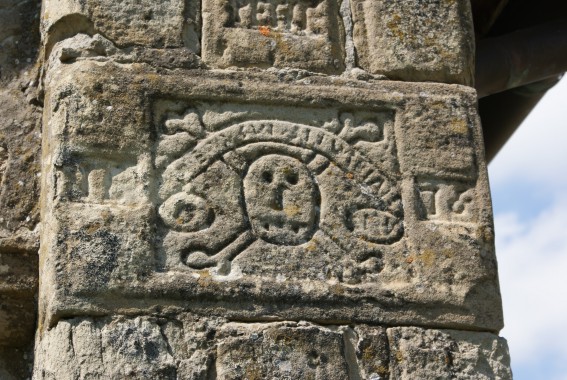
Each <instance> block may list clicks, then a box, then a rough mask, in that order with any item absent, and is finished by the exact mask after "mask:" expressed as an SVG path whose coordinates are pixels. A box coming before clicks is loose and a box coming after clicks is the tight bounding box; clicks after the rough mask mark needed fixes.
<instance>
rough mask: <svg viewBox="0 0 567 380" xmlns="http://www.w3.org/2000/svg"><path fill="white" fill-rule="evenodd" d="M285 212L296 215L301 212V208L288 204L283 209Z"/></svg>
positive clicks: (289, 215)
mask: <svg viewBox="0 0 567 380" xmlns="http://www.w3.org/2000/svg"><path fill="white" fill-rule="evenodd" d="M283 211H284V213H285V214H286V215H287V216H288V217H289V218H291V217H294V216H296V215H297V214H299V213H300V212H301V209H300V208H299V207H298V206H297V205H288V206H285V207H284V209H283Z"/></svg>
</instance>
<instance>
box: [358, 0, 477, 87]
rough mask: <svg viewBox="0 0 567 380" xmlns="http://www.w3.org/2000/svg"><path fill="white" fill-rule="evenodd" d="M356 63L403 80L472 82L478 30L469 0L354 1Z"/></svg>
mask: <svg viewBox="0 0 567 380" xmlns="http://www.w3.org/2000/svg"><path fill="white" fill-rule="evenodd" d="M351 8H352V17H353V22H354V27H353V39H354V45H355V48H356V52H357V58H358V64H359V66H360V67H361V68H363V69H365V70H367V71H368V72H371V73H373V74H383V75H386V76H387V77H388V78H390V79H399V80H405V81H435V82H445V83H460V84H465V85H472V83H473V78H474V30H473V26H472V14H471V11H470V2H469V1H467V0H454V1H441V0H427V1H420V2H415V1H388V0H352V1H351Z"/></svg>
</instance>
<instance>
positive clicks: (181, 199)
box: [0, 0, 511, 380]
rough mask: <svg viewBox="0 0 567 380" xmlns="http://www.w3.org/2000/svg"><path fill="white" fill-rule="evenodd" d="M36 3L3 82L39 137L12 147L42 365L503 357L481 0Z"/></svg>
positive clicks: (224, 367)
mask: <svg viewBox="0 0 567 380" xmlns="http://www.w3.org/2000/svg"><path fill="white" fill-rule="evenodd" d="M10 9H12V8H10ZM40 24H41V36H42V45H41V46H42V48H41V54H40V56H39V64H38V66H37V67H38V68H39V70H37V71H36V72H35V73H36V74H35V76H34V78H33V80H32V81H31V82H30V84H29V85H28V87H30V89H28V88H27V87H26V88H24V89H23V90H20V93H21V94H22V95H20V94H19V95H18V96H20V97H22V99H21V100H17V98H13V97H6V98H7V99H16V101H17V102H18V104H24V99H23V98H24V97H25V101H26V102H27V103H25V104H28V106H26V107H28V108H29V110H27V111H25V112H26V115H27V114H29V116H28V118H29V119H30V120H33V121H34V122H35V123H31V121H29V122H28V123H29V126H28V127H26V128H27V129H26V128H24V127H20V128H21V129H25V131H26V132H25V133H26V134H25V137H23V138H22V139H23V141H25V142H27V143H28V144H29V145H26V143H21V142H20V143H15V142H14V141H15V140H14V137H10V139H9V143H10V144H16V145H17V148H18V149H29V155H30V158H28V159H27V160H26V159H24V158H23V157H22V155H18V160H21V161H22V162H23V163H22V164H20V166H19V167H18V166H14V165H12V166H10V165H5V166H3V167H6V168H12V167H18V170H20V173H22V174H20V175H19V177H20V178H21V182H22V183H23V184H24V185H21V186H28V187H26V188H25V189H22V190H19V191H18V192H15V194H16V197H15V199H16V200H17V201H18V202H20V203H21V204H22V205H23V204H25V206H26V207H27V208H24V206H21V208H22V210H25V212H26V213H27V214H29V219H26V218H28V215H26V218H24V219H23V220H21V219H22V216H20V214H21V213H22V212H23V211H20V210H19V209H18V208H17V207H14V208H13V210H12V211H10V212H16V211H15V210H17V212H19V213H20V214H18V215H11V214H10V215H7V217H8V216H9V217H11V218H12V219H14V218H18V217H19V218H20V219H18V220H20V222H19V223H21V224H19V225H18V228H19V229H18V230H16V229H15V227H10V228H12V229H11V230H10V229H8V228H9V227H8V226H14V225H15V224H13V223H12V224H6V226H7V227H6V228H7V232H6V235H7V236H9V238H10V239H12V240H15V239H16V237H19V236H22V237H20V238H19V240H18V241H19V242H25V244H24V243H19V244H20V245H21V246H22V247H24V248H14V249H12V251H13V252H14V253H15V252H18V254H19V255H21V256H22V257H26V258H27V256H25V254H26V253H27V254H28V256H29V257H35V256H34V255H33V253H34V250H37V243H36V240H35V239H36V238H37V236H38V235H40V239H41V244H40V249H39V251H40V252H39V253H40V260H39V275H40V284H41V285H40V287H39V311H38V322H37V335H36V349H35V361H34V362H35V364H34V373H33V376H34V378H35V379H107V378H116V379H121V378H132V379H176V378H180V379H181V378H183V379H185V378H187V379H215V378H219V379H263V378H277V379H300V378H305V379H335V378H336V379H373V380H376V379H387V378H389V379H415V378H458V379H465V378H474V379H492V378H501V379H507V378H510V377H511V374H510V370H509V359H508V354H507V348H506V343H505V341H504V340H503V339H502V338H499V337H498V336H497V335H496V334H497V332H498V331H499V330H500V329H501V327H502V311H501V301H500V294H499V288H498V279H497V268H496V260H495V255H494V239H493V228H492V212H491V206H490V195H489V188H488V180H487V174H486V165H485V160H484V151H483V147H482V136H481V132H480V125H479V119H478V115H477V110H476V92H475V91H474V90H473V89H472V88H471V87H468V86H470V85H471V84H472V77H473V72H472V70H473V69H472V68H473V65H472V59H473V50H474V49H473V46H474V44H473V31H472V23H471V15H470V9H469V4H468V2H467V1H463V0H460V1H441V0H428V1H424V2H423V3H419V4H417V3H411V2H399V3H396V2H390V1H365V0H350V1H348V0H345V1H337V0H268V1H263V2H260V1H255V0H203V1H202V2H199V1H196V0H168V1H162V2H154V1H145V0H143V1H127V2H115V1H107V0H86V1H78V0H77V1H74V0H46V1H44V3H43V8H42V13H41V18H40ZM33 59H34V58H31V61H30V62H32V61H33ZM18 75H23V74H22V73H19V74H18ZM28 75H31V74H28ZM14 80H15V79H14ZM34 86H39V89H36V88H35V87H34ZM2 99H4V98H2ZM39 105H42V106H43V119H42V135H43V137H42V143H41V144H42V156H41V161H40V160H38V158H37V153H36V152H37V149H38V144H35V145H33V142H34V141H33V140H32V138H31V137H27V136H34V137H37V132H38V126H37V120H38V118H37V116H35V118H33V116H34V115H36V114H37V111H36V108H37V107H38V106H39ZM22 109H23V108H22ZM33 112H36V113H33ZM14 123H15V121H14ZM22 135H24V133H22ZM26 138H27V139H28V140H29V141H28V140H26ZM18 141H20V140H18ZM27 146H30V148H25V147H27ZM32 146H33V148H32ZM8 148H9V147H8ZM34 149H35V150H34ZM6 152H7V153H6V154H5V156H6V157H8V159H7V162H10V158H9V157H14V154H13V153H10V152H12V151H11V150H10V149H7V150H6ZM27 152H28V151H26V153H27ZM10 154H12V156H10ZM12 160H14V159H13V158H12ZM18 162H19V161H18ZM39 162H40V163H41V165H40V164H39ZM24 163H25V164H24ZM26 165H27V166H26ZM39 166H41V172H39V169H38V168H39ZM35 168H37V169H35ZM34 170H35V171H34ZM5 172H6V173H10V172H9V170H8V169H6V170H5ZM5 178H7V179H8V180H9V179H10V178H11V177H9V174H6V175H5ZM24 179H25V180H24ZM3 181H4V180H3ZM39 181H41V196H40V197H38V194H37V192H34V191H33V189H34V188H33V186H37V183H38V182H39ZM2 188H3V189H4V188H7V187H6V186H4V182H3V187H2ZM3 191H4V190H3ZM2 194H4V193H2ZM23 194H26V195H25V196H24V195H23ZM26 196H27V197H29V199H28V198H26ZM38 198H40V208H41V221H42V222H41V233H40V234H38V233H37V232H34V231H35V230H34V227H35V223H36V222H37V211H34V210H36V209H37V206H35V205H37V204H38ZM2 199H4V198H0V201H2ZM34 207H35V208H34ZM34 212H35V213H34ZM26 223H27V224H26ZM22 231H23V232H22ZM24 232H25V233H24ZM24 237H25V238H26V239H27V240H25V239H24ZM18 247H20V246H18ZM2 249H3V248H2ZM12 251H10V253H12ZM20 252H21V253H20ZM18 257H20V256H18ZM33 262H34V261H33V260H31V259H29V261H26V265H27V266H25V267H26V268H28V266H29V273H30V278H31V279H33V278H34V276H33V274H34V273H37V272H36V271H37V267H34V266H33V265H32V264H28V263H33ZM36 265H37V264H36ZM12 267H13V268H18V270H20V269H21V268H22V267H24V266H22V265H21V264H18V265H9V266H8V268H12ZM18 276H19V277H18V279H21V278H24V276H22V275H18ZM18 281H19V280H18ZM32 283H33V280H30V284H29V285H28V287H27V288H26V289H27V290H26V291H27V293H26V294H27V295H28V296H29V297H31V296H33V292H34V289H35V288H34V286H33V285H31V284H32ZM25 310H26V311H27V312H28V313H30V311H33V307H32V306H28V307H27V308H26V309H25ZM0 312H1V311H0ZM34 314H35V313H34V312H31V313H30V315H34ZM6 315H10V316H14V315H15V314H12V312H11V311H10V312H9V313H7V314H6ZM18 320H19V321H23V319H18ZM27 320H29V321H30V322H28V323H33V319H32V318H31V317H28V319H27ZM18 331H26V332H28V336H27V338H25V339H24V338H23V337H22V339H21V340H22V342H24V341H29V333H31V332H33V326H32V325H29V326H27V327H25V328H23V327H22V328H20V329H19V330H18ZM26 339H27V340H26ZM10 344H12V345H14V344H15V343H10ZM0 367H1V365H0Z"/></svg>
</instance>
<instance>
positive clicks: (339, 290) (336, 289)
mask: <svg viewBox="0 0 567 380" xmlns="http://www.w3.org/2000/svg"><path fill="white" fill-rule="evenodd" d="M329 290H330V291H331V293H333V294H336V295H339V296H340V295H343V294H344V293H345V288H344V286H342V285H341V284H334V285H332V286H331V287H329Z"/></svg>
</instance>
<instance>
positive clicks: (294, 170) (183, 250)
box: [156, 110, 403, 274]
mask: <svg viewBox="0 0 567 380" xmlns="http://www.w3.org/2000/svg"><path fill="white" fill-rule="evenodd" d="M191 112H192V113H194V114H196V111H194V110H193V111H191ZM187 115H188V114H187V113H185V116H184V117H180V116H179V114H169V116H166V120H165V121H164V125H168V126H169V127H167V128H166V129H164V131H168V132H169V133H171V135H170V136H172V138H174V137H175V136H176V135H177V134H184V133H187V132H186V130H185V129H186V128H181V129H179V130H176V132H174V131H171V128H170V127H171V125H173V124H176V125H177V124H179V125H185V122H184V121H183V120H186V119H187ZM349 115H350V114H349ZM385 115H388V114H385ZM190 118H191V119H192V120H193V119H194V120H195V121H194V122H192V123H190V124H191V125H200V122H198V120H199V118H198V116H191V117H190ZM386 118H388V117H386ZM342 119H343V122H342V125H341V126H340V127H339V128H334V132H331V131H330V130H325V129H322V128H317V127H312V126H309V125H304V124H297V123H292V122H287V121H279V120H257V121H245V122H239V123H235V124H230V123H228V124H227V125H226V126H225V127H222V128H220V129H219V130H217V131H215V132H207V133H204V132H203V131H204V130H205V129H202V128H197V129H198V130H199V132H198V134H197V133H193V136H195V138H196V136H197V135H199V136H203V137H202V138H201V139H199V140H198V142H196V145H193V144H191V145H190V148H188V149H186V152H185V153H184V154H182V155H180V157H179V158H177V159H174V160H172V161H171V158H170V159H169V160H166V161H171V163H170V164H168V165H167V166H166V167H165V170H164V171H163V174H162V183H161V187H160V189H159V196H160V198H161V199H163V202H162V204H161V205H160V206H159V210H158V211H159V215H160V216H161V218H162V221H163V223H164V225H165V226H166V228H167V229H166V235H165V236H164V240H163V246H164V250H165V252H166V254H167V255H168V257H170V259H169V262H170V264H169V265H175V260H173V262H172V261H171V260H172V259H171V258H172V257H173V258H175V257H178V259H177V260H179V262H181V263H182V264H183V265H186V266H187V267H189V268H193V269H203V268H210V267H216V268H217V272H218V273H220V274H228V273H230V270H231V262H232V261H233V260H234V259H235V258H236V257H238V256H239V255H241V254H243V253H244V252H248V251H249V250H254V249H256V250H258V249H260V248H258V247H260V246H261V247H264V248H262V249H260V252H263V254H266V255H269V252H270V251H271V250H273V249H276V248H275V247H281V248H278V249H277V250H281V249H284V250H291V251H290V254H291V252H292V251H294V252H295V251H297V250H299V251H303V252H305V254H309V253H310V252H313V251H314V250H317V249H318V248H317V247H318V246H319V245H320V244H322V243H321V239H323V241H326V243H325V246H326V247H327V248H325V251H326V250H329V249H331V250H335V251H337V252H343V253H342V255H343V256H344V257H347V258H349V260H353V261H354V262H364V261H366V260H368V259H370V258H372V260H374V261H372V262H373V263H375V262H376V260H378V261H380V259H381V255H382V252H383V247H385V246H387V245H390V244H393V243H395V242H397V241H399V240H400V239H401V237H402V235H403V223H402V220H403V212H402V206H401V199H400V195H399V188H398V185H397V183H396V181H395V180H393V179H392V178H390V177H389V176H388V175H386V174H385V173H384V172H383V171H382V170H381V169H379V166H377V165H376V164H375V163H373V162H372V161H371V160H370V159H369V158H368V157H367V156H366V155H365V154H363V153H361V152H359V151H358V150H357V149H355V148H354V146H357V145H358V143H361V142H365V143H369V144H375V143H380V144H385V133H384V129H383V123H380V122H379V121H378V120H379V118H378V119H377V118H373V119H368V118H366V117H363V118H360V117H358V118H355V117H353V116H352V115H350V116H349V117H343V118H342ZM355 119H356V120H359V119H360V120H359V121H357V122H356V123H354V121H353V120H355ZM353 123H354V124H355V125H353ZM162 139H163V137H162ZM159 145H160V144H158V150H159V149H160V148H159ZM174 156H175V157H177V156H178V153H176V154H175V155H174ZM158 159H159V160H161V158H160V156H159V155H158V156H156V160H158ZM160 162H162V161H160ZM254 247H256V248H254ZM270 247H274V248H270ZM274 252H275V251H274ZM278 252H279V251H278ZM372 266H373V267H375V266H376V265H375V264H372ZM379 266H380V265H378V267H379Z"/></svg>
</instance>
